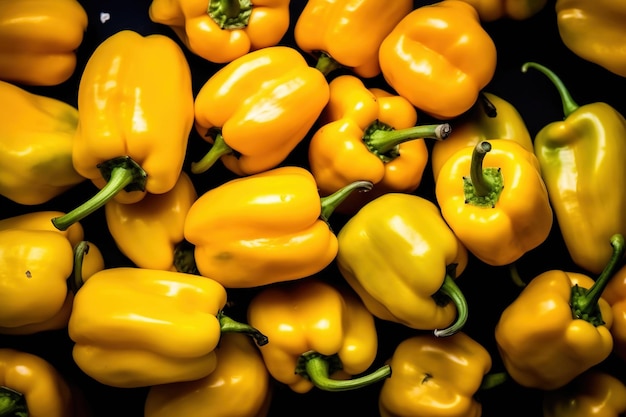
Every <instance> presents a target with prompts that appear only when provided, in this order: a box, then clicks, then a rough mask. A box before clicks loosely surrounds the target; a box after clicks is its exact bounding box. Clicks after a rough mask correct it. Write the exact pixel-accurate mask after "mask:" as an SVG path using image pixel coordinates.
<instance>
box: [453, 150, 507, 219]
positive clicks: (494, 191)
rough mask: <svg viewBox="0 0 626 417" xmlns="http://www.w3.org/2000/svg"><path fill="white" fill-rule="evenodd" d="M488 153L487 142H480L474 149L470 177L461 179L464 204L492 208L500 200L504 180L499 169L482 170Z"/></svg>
mask: <svg viewBox="0 0 626 417" xmlns="http://www.w3.org/2000/svg"><path fill="white" fill-rule="evenodd" d="M490 151H491V144H490V143H489V142H487V141H482V142H480V143H478V144H477V145H476V146H475V147H474V151H473V153H472V162H471V166H470V176H469V177H463V192H464V194H465V203H466V204H472V205H475V206H478V207H484V208H493V207H495V206H496V203H497V202H498V199H499V198H500V194H501V193H502V189H503V188H504V179H503V177H502V173H501V172H500V168H492V167H488V168H483V160H484V159H485V155H487V152H490Z"/></svg>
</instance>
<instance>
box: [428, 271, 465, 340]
mask: <svg viewBox="0 0 626 417" xmlns="http://www.w3.org/2000/svg"><path fill="white" fill-rule="evenodd" d="M439 292H440V293H441V294H444V295H446V296H448V297H449V298H450V299H451V300H452V302H453V303H454V305H455V307H456V312H457V313H456V320H455V321H454V323H452V324H451V325H450V326H448V327H446V328H445V329H443V330H439V329H435V331H434V332H433V333H434V335H435V336H437V337H445V336H452V335H453V334H455V333H457V332H458V331H460V330H461V329H462V328H463V326H465V323H466V322H467V316H468V307H467V300H466V299H465V295H463V292H462V291H461V289H460V288H459V286H458V285H456V282H455V281H454V277H452V276H451V275H450V274H449V273H446V277H445V278H444V279H443V284H442V285H441V288H440V289H439Z"/></svg>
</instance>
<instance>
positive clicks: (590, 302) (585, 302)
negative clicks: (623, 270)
mask: <svg viewBox="0 0 626 417" xmlns="http://www.w3.org/2000/svg"><path fill="white" fill-rule="evenodd" d="M610 242H611V246H612V247H613V254H612V255H611V259H609V262H608V263H607V264H606V266H605V267H604V269H603V270H602V272H601V273H600V276H598V278H597V279H596V280H595V282H594V284H593V285H592V286H591V288H589V289H585V288H581V287H579V286H578V285H575V286H573V287H572V296H571V305H572V314H573V317H575V318H578V319H583V320H586V321H588V322H589V323H591V324H593V325H594V326H599V325H601V324H603V323H604V321H603V320H602V317H601V314H600V309H599V307H598V300H600V297H601V296H602V292H603V291H604V289H605V288H606V286H607V285H608V283H609V282H610V280H611V278H612V277H613V275H614V274H615V271H616V270H617V269H618V268H619V267H620V265H621V260H622V258H623V256H624V252H625V250H626V246H625V244H624V236H622V235H621V234H615V235H613V236H611V239H610Z"/></svg>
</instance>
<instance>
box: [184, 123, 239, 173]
mask: <svg viewBox="0 0 626 417" xmlns="http://www.w3.org/2000/svg"><path fill="white" fill-rule="evenodd" d="M233 152H234V151H233V148H231V147H230V146H228V144H227V143H226V141H225V140H224V136H222V133H221V132H217V133H216V134H215V140H214V142H213V146H211V149H209V152H207V153H206V154H204V156H203V157H202V159H200V160H199V161H198V162H192V163H191V172H192V173H194V174H202V173H203V172H206V171H207V170H208V169H209V168H211V167H212V166H213V165H214V164H215V163H216V162H217V161H219V159H220V158H221V157H222V156H224V155H229V154H231V153H233Z"/></svg>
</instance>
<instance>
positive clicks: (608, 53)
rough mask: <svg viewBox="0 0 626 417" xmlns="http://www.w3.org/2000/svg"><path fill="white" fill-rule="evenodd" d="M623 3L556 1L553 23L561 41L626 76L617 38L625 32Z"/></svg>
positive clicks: (625, 53)
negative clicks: (554, 21)
mask: <svg viewBox="0 0 626 417" xmlns="http://www.w3.org/2000/svg"><path fill="white" fill-rule="evenodd" d="M625 6H626V5H624V3H623V2H621V1H620V0H598V1H595V2H594V3H593V4H589V3H586V2H584V1H580V0H557V2H556V5H555V10H556V23H557V27H558V30H559V36H560V37H561V40H562V41H563V44H565V46H567V48H569V49H570V50H571V51H572V52H573V53H575V54H576V55H578V56H579V57H581V58H582V59H585V60H587V61H589V62H593V63H594V64H597V65H600V66H601V67H603V68H605V69H607V70H609V71H611V72H612V73H614V74H617V75H619V76H621V77H626V51H624V48H623V47H622V42H620V41H619V39H620V38H622V37H623V36H624V35H626V31H625V30H624V24H623V22H624V19H626V7H625Z"/></svg>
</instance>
